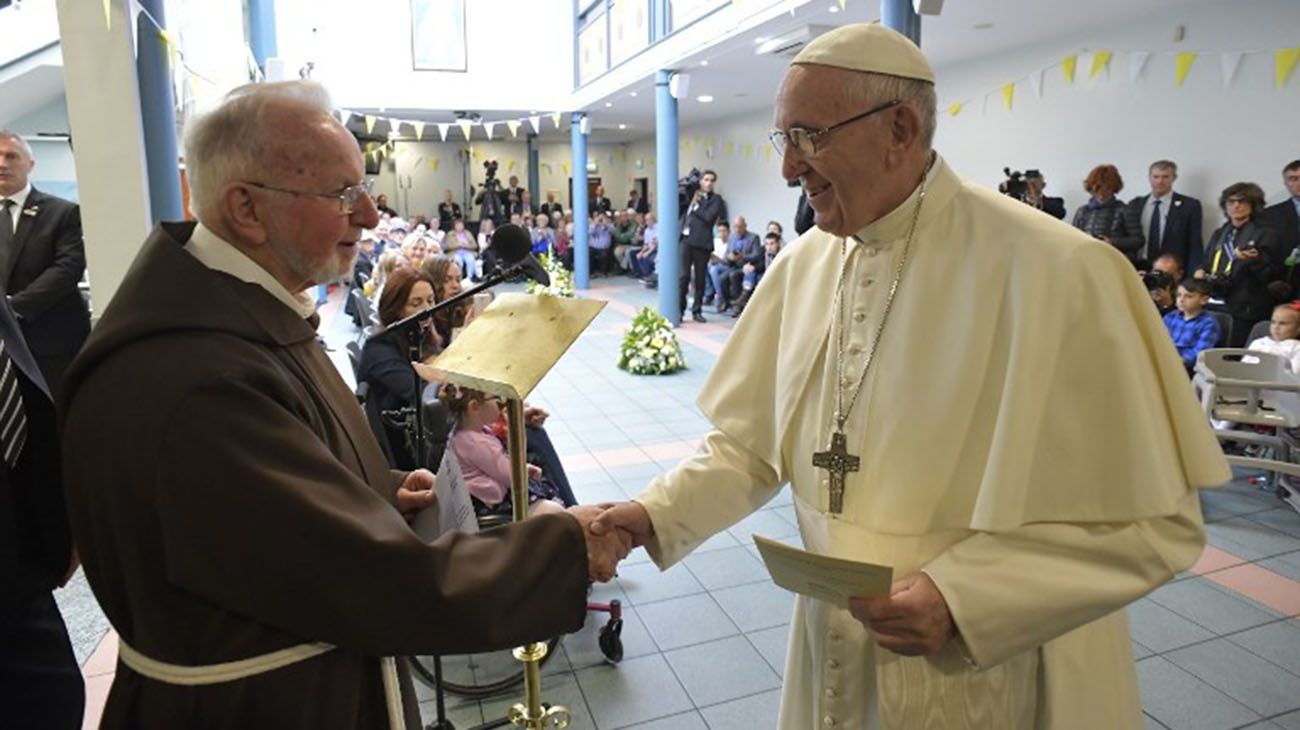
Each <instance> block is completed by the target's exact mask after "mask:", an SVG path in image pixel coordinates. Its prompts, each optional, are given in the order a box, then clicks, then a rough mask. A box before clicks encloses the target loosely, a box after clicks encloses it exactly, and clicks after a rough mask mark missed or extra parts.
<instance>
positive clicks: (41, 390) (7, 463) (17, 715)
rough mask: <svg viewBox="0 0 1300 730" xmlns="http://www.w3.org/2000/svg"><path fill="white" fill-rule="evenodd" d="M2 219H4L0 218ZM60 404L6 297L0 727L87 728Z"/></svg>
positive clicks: (0, 426)
mask: <svg viewBox="0 0 1300 730" xmlns="http://www.w3.org/2000/svg"><path fill="white" fill-rule="evenodd" d="M0 222H3V221H0ZM61 474H62V472H61V469H60V462H59V438H58V431H57V429H56V425H55V419H54V403H53V401H51V400H50V393H49V390H48V389H47V388H46V387H45V382H44V380H43V379H42V378H41V372H40V369H39V368H38V367H37V365H36V360H35V358H33V357H32V354H31V352H30V351H29V350H28V348H27V343H26V341H25V340H24V338H23V334H22V331H21V330H20V329H19V327H18V322H17V320H16V318H15V317H14V315H13V312H11V311H10V309H9V306H8V305H7V304H5V303H4V302H0V727H3V728H49V729H50V730H65V729H66V730H73V729H74V728H80V727H81V720H82V717H81V716H82V712H83V710H84V707H85V685H84V683H83V681H82V679H81V669H80V668H79V667H78V666H77V659H76V657H75V656H74V655H73V653H72V644H71V643H70V642H69V641H68V630H67V628H66V627H65V626H64V624H63V617H62V616H61V615H60V614H59V608H58V606H57V605H55V603H54V596H53V595H52V593H51V592H52V591H53V589H54V588H55V587H57V586H59V585H62V584H63V583H66V582H67V579H68V577H69V576H70V575H71V573H72V569H73V566H74V565H75V563H74V562H73V551H72V536H71V535H72V533H71V530H70V528H69V526H68V516H67V508H66V504H65V501H64V496H63V480H62V477H61Z"/></svg>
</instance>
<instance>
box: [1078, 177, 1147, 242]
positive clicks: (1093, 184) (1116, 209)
mask: <svg viewBox="0 0 1300 730" xmlns="http://www.w3.org/2000/svg"><path fill="white" fill-rule="evenodd" d="M1083 189H1084V190H1086V191H1087V192H1088V194H1089V195H1091V196H1092V198H1091V199H1090V200H1088V202H1087V203H1085V204H1083V205H1081V206H1079V209H1078V210H1077V211H1075V212H1074V227H1075V228H1078V229H1079V230H1081V231H1083V232H1084V233H1086V234H1088V235H1089V236H1092V237H1093V238H1096V239H1098V240H1102V241H1105V242H1106V243H1109V244H1111V245H1114V244H1115V229H1116V228H1117V227H1118V226H1120V225H1122V218H1123V217H1124V203H1123V201H1121V200H1120V199H1119V198H1117V197H1115V196H1116V195H1117V194H1118V193H1119V191H1121V190H1123V189H1124V179H1123V178H1121V177H1120V176H1119V170H1117V169H1115V166H1114V165H1098V166H1096V167H1094V168H1092V171H1091V172H1089V173H1088V177H1086V178H1084V180H1083ZM1124 254H1125V255H1126V256H1128V257H1129V260H1130V261H1133V260H1135V256H1136V255H1137V252H1136V251H1125V252H1124Z"/></svg>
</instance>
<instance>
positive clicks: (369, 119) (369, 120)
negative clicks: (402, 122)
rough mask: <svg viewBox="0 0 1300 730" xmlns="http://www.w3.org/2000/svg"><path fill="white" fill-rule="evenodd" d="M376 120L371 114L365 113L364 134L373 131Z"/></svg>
mask: <svg viewBox="0 0 1300 730" xmlns="http://www.w3.org/2000/svg"><path fill="white" fill-rule="evenodd" d="M376 121H377V120H376V119H375V117H374V115H373V114H367V115H366V134H370V133H371V132H373V131H375V122H376Z"/></svg>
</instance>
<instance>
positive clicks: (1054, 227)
mask: <svg viewBox="0 0 1300 730" xmlns="http://www.w3.org/2000/svg"><path fill="white" fill-rule="evenodd" d="M927 186H928V190H927V194H926V198H925V201H924V204H923V207H922V210H921V214H920V219H919V222H918V224H917V231H916V237H915V241H914V243H913V245H912V250H911V254H910V259H911V260H910V261H909V262H908V264H907V267H906V271H905V273H904V276H903V279H902V284H901V286H900V288H899V291H898V294H897V297H896V300H895V302H894V311H893V313H892V314H891V315H890V320H891V321H890V322H889V323H888V327H887V329H886V330H885V333H884V335H883V338H882V340H881V342H880V344H879V348H878V352H877V355H876V362H875V364H873V365H872V368H871V372H870V374H869V375H868V377H867V379H866V383H865V385H864V386H863V392H862V395H861V396H860V398H859V403H858V405H857V407H856V408H855V409H854V410H853V412H852V414H851V417H850V419H849V422H848V424H847V426H846V432H847V434H848V441H849V450H850V451H851V452H853V453H855V454H858V455H859V456H861V459H862V465H861V470H860V471H858V472H854V473H850V474H849V475H848V477H847V487H846V493H845V498H844V512H843V514H842V515H840V516H834V517H833V516H828V515H827V514H826V508H827V502H828V495H827V481H826V477H825V472H824V471H822V470H820V469H815V468H814V467H813V466H812V454H813V452H815V451H820V450H822V449H824V448H826V445H827V444H828V443H829V435H830V425H831V423H832V418H831V415H832V410H833V402H834V397H835V396H834V393H835V388H834V385H835V378H836V367H835V358H836V351H837V349H836V348H837V345H836V341H835V332H837V331H838V330H837V329H836V328H837V327H838V326H840V323H839V322H838V320H839V317H840V315H839V314H838V313H837V310H838V308H837V306H836V302H835V290H836V282H837V280H838V278H839V276H840V272H841V269H842V267H843V266H845V265H846V264H845V257H844V256H843V255H842V254H841V245H840V240H839V239H838V238H836V237H834V236H832V235H830V234H828V233H825V232H823V231H821V230H819V229H813V230H811V231H809V232H808V233H806V234H804V235H803V236H802V237H801V238H800V239H799V240H798V241H796V242H795V243H793V244H792V245H791V246H790V247H789V248H788V249H787V250H785V251H783V252H782V253H781V255H780V256H778V258H777V261H776V263H775V265H774V266H773V267H772V268H771V269H770V270H769V272H768V274H767V275H766V277H765V278H764V279H763V282H762V284H761V285H760V286H759V288H758V290H757V292H755V296H754V299H753V301H752V302H751V303H750V305H749V307H748V308H747V309H746V311H745V315H744V316H743V317H742V318H741V320H740V323H739V324H738V325H737V327H736V330H735V332H733V334H732V336H731V339H730V341H729V342H728V343H727V346H726V348H725V349H724V350H723V352H722V355H721V356H720V358H719V360H718V362H717V364H716V365H715V366H714V369H713V372H712V374H711V376H710V378H709V381H708V383H707V384H706V385H705V387H704V389H703V391H702V394H701V396H700V400H699V404H700V408H701V409H702V410H703V412H704V413H705V415H707V416H708V417H709V419H710V420H711V421H712V423H713V425H714V427H715V431H714V432H713V433H711V434H710V435H709V436H708V437H707V439H706V440H705V443H704V444H703V446H702V448H701V450H700V453H699V454H697V455H696V456H694V457H692V458H690V459H688V460H686V461H685V462H683V463H682V464H681V465H680V466H678V467H677V468H675V469H673V470H672V471H671V472H669V473H667V474H665V475H663V476H662V477H659V478H657V479H656V480H655V481H654V482H653V483H652V484H651V485H650V487H649V488H648V489H647V490H646V491H645V493H644V494H642V495H641V496H640V497H638V501H640V502H641V503H642V504H643V505H644V506H645V508H646V509H647V511H648V512H649V514H650V517H651V519H652V520H653V522H654V526H655V530H656V538H655V541H654V543H653V544H651V545H648V546H647V547H648V548H649V549H650V553H651V556H652V557H653V558H654V560H655V562H656V563H657V564H658V565H659V566H660V567H661V568H667V567H668V566H670V565H672V564H673V563H675V562H677V561H678V560H680V559H681V558H682V557H683V556H685V555H686V554H687V553H689V552H690V551H691V550H692V549H693V548H695V547H696V546H698V545H699V544H700V543H701V542H703V541H704V540H705V539H707V538H708V537H709V536H710V535H712V534H714V533H715V532H718V531H719V530H722V529H725V528H727V527H729V526H730V525H733V524H735V523H736V522H737V521H739V520H740V519H741V518H743V517H744V516H746V515H747V514H749V513H750V512H752V511H753V510H755V509H757V508H758V507H759V506H761V505H762V504H764V503H765V502H767V501H768V500H769V499H771V498H772V496H773V495H774V494H775V493H776V492H777V491H778V490H779V489H780V487H781V486H782V485H784V484H786V483H789V484H790V485H791V487H792V490H793V495H794V505H795V510H796V512H797V514H798V517H799V527H800V531H801V533H802V537H803V542H804V545H805V546H806V547H807V548H808V549H809V550H812V551H815V552H818V553H824V554H828V555H835V556H838V557H844V558H851V559H856V560H865V561H871V562H877V563H885V564H890V565H893V566H894V568H895V576H896V577H903V576H906V575H908V574H910V573H913V572H915V571H918V570H923V571H925V572H926V573H927V574H928V575H929V576H930V577H931V578H932V579H933V580H934V582H935V584H936V585H937V586H938V587H939V589H940V591H941V592H942V593H943V595H944V598H945V599H946V600H947V602H948V606H949V608H950V610H951V612H952V615H953V619H954V621H955V622H956V625H957V627H958V630H959V632H960V640H956V641H951V642H949V643H948V645H947V646H946V647H945V648H944V649H943V650H942V651H941V652H940V653H939V654H938V655H936V656H932V657H923V658H922V657H915V658H909V657H902V656H899V655H896V654H893V653H891V652H889V651H886V650H883V649H881V648H879V647H877V646H876V645H875V643H874V642H873V641H872V640H871V638H870V636H869V635H868V634H867V632H866V631H865V630H864V628H863V626H862V624H860V623H859V622H858V621H856V620H855V619H854V618H853V617H852V616H851V615H849V614H848V613H847V612H846V611H843V610H840V609H837V608H834V607H831V606H829V605H827V604H824V603H822V602H819V601H815V600H810V599H804V598H802V597H801V598H799V599H798V601H797V603H796V605H795V610H794V618H793V621H792V624H791V635H790V649H789V655H788V658H787V663H786V671H785V688H784V694H783V698H782V703H781V716H780V728H781V729H782V730H809V728H813V727H822V728H863V729H875V728H889V729H891V730H920V729H924V728H935V729H936V730H940V729H941V730H960V729H962V728H981V729H987V730H1012V729H1016V728H1024V729H1029V728H1042V729H1047V728H1051V729H1052V730H1057V729H1058V728H1059V729H1063V728H1071V729H1073V728H1079V729H1080V730H1102V729H1105V730H1123V729H1125V728H1140V727H1141V726H1142V719H1141V709H1140V702H1139V698H1138V694H1137V687H1136V678H1135V672H1134V665H1133V657H1132V653H1131V648H1130V644H1129V636H1128V623H1127V621H1126V619H1125V615H1124V612H1123V610H1122V609H1123V608H1124V606H1125V605H1127V604H1128V603H1130V602H1131V601H1133V600H1135V599H1137V598H1138V597H1140V596H1142V595H1144V594H1146V593H1148V592H1149V591H1151V590H1153V589H1154V588H1156V587H1157V586H1159V585H1160V584H1162V583H1164V582H1165V581H1167V580H1168V579H1169V578H1170V577H1172V576H1173V575H1175V574H1176V573H1177V572H1179V571H1180V570H1183V569H1186V568H1187V567H1189V566H1191V565H1192V564H1193V563H1194V562H1195V560H1196V559H1197V557H1198V556H1199V555H1200V552H1201V549H1202V547H1203V544H1204V531H1203V528H1202V522H1201V513H1200V505H1199V501H1198V498H1197V493H1196V488H1198V487H1205V486H1213V485H1217V484H1221V483H1223V482H1225V481H1227V480H1228V478H1229V471H1228V468H1227V464H1226V462H1225V461H1224V459H1223V455H1222V452H1221V451H1220V449H1219V446H1218V443H1217V442H1216V440H1215V439H1214V436H1213V434H1212V433H1211V432H1210V430H1209V428H1208V426H1207V424H1206V422H1205V419H1204V417H1203V415H1202V414H1201V411H1200V409H1199V407H1198V405H1197V403H1196V400H1195V398H1194V397H1193V395H1192V392H1191V388H1190V385H1189V383H1188V380H1187V376H1186V374H1185V372H1184V370H1183V367H1182V365H1181V363H1180V361H1179V358H1178V354H1177V353H1176V351H1175V350H1174V347H1173V345H1172V343H1171V342H1170V339H1169V336H1168V335H1167V334H1166V332H1165V329H1164V326H1163V324H1162V323H1161V321H1160V318H1159V316H1158V315H1157V313H1156V310H1155V307H1154V306H1153V305H1152V303H1151V300H1150V297H1149V296H1148V295H1147V293H1146V291H1145V289H1144V288H1143V286H1142V285H1141V283H1140V281H1139V279H1138V277H1137V275H1136V273H1135V272H1134V271H1133V268H1132V266H1131V265H1130V264H1129V263H1128V261H1127V260H1126V259H1125V258H1124V257H1123V256H1122V255H1121V254H1119V252H1117V251H1116V250H1114V249H1113V248H1111V247H1110V246H1108V245H1106V244H1104V243H1101V242H1098V241H1095V240H1093V239H1091V238H1088V237H1087V236H1085V235H1083V234H1082V233H1080V232H1078V231H1076V230H1074V229H1073V228H1070V227H1069V226H1066V225H1064V224H1062V223H1060V222H1059V221H1057V220H1055V219H1053V218H1051V217H1049V216H1046V215H1044V214H1042V213H1040V212H1038V211H1036V210H1033V209H1031V208H1029V207H1028V206H1026V205H1024V204H1023V203H1020V202H1018V201H1015V200H1012V199H1010V198H1008V197H1005V196H1001V195H998V194H996V193H994V192H992V191H990V190H987V189H985V188H982V187H979V186H976V185H972V184H970V183H968V182H966V181H964V180H962V179H961V178H959V177H958V176H957V175H956V174H954V173H953V172H952V171H951V170H950V169H949V168H948V167H947V165H946V164H945V163H944V162H943V160H942V159H938V160H936V162H935V164H934V166H933V167H932V169H931V171H930V173H929V179H928V181H927ZM916 195H917V192H913V195H912V197H911V198H909V199H908V200H906V201H904V202H903V203H902V205H900V206H899V207H898V208H897V209H896V210H894V211H893V212H891V213H890V214H888V215H886V216H885V217H883V218H881V219H880V220H878V221H876V222H875V223H872V224H871V225H870V226H868V227H867V228H866V229H864V230H862V231H861V232H859V234H858V235H857V236H856V237H855V238H850V239H849V240H848V242H847V244H848V246H847V250H848V252H849V253H848V256H847V259H848V261H847V266H848V270H847V273H846V277H845V280H844V288H845V296H846V297H847V299H846V301H845V306H844V307H843V311H844V313H845V314H844V316H845V318H846V319H847V321H846V322H844V323H843V324H844V325H845V326H847V327H848V337H847V338H846V343H845V344H846V353H845V358H846V365H845V367H844V368H843V370H844V372H845V373H846V375H847V377H848V378H849V379H850V380H852V381H853V382H856V378H857V376H858V375H859V374H860V373H861V372H862V370H861V368H862V365H863V362H864V359H865V357H866V353H867V351H868V350H869V349H870V340H871V337H872V336H873V333H874V332H875V331H876V328H877V326H878V325H879V323H880V318H881V315H882V311H883V308H884V302H885V299H886V297H887V295H888V288H889V284H890V282H891V280H892V278H893V275H894V267H895V266H896V265H897V262H898V257H899V256H900V255H901V253H902V248H903V242H904V240H905V238H906V235H907V227H908V224H909V222H910V218H911V216H912V210H913V205H914V203H915V200H916ZM853 382H851V383H846V384H845V385H846V387H851V386H852V384H853Z"/></svg>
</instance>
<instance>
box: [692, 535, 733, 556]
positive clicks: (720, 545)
mask: <svg viewBox="0 0 1300 730" xmlns="http://www.w3.org/2000/svg"><path fill="white" fill-rule="evenodd" d="M738 545H740V541H739V540H737V539H736V538H734V537H732V536H731V533H730V532H727V531H726V530H723V531H722V532H719V533H716V534H714V535H713V536H712V537H710V538H709V539H707V540H705V541H704V542H702V543H700V546H699V547H697V548H695V550H694V553H695V554H699V553H707V552H709V551H711V550H725V549H727V548H733V547H736V546H738Z"/></svg>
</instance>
